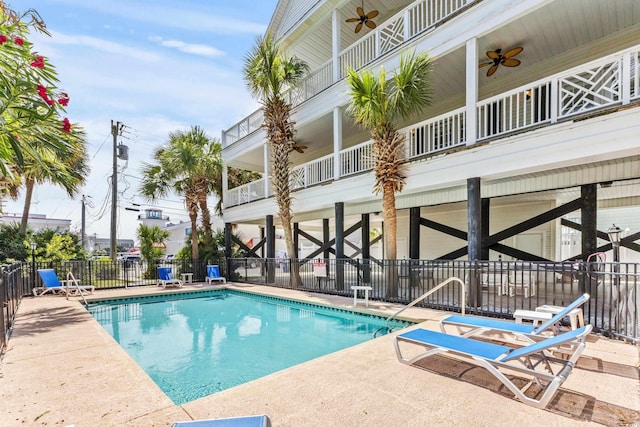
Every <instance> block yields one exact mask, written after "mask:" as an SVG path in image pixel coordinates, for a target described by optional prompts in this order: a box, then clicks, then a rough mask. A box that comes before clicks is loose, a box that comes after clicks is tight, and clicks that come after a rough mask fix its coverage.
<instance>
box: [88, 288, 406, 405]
mask: <svg viewBox="0 0 640 427" xmlns="http://www.w3.org/2000/svg"><path fill="white" fill-rule="evenodd" d="M89 311H90V313H91V314H92V316H93V317H94V318H95V319H96V320H97V321H98V322H99V323H100V324H101V325H102V326H103V327H104V328H105V329H106V330H107V331H108V332H109V333H110V334H111V336H112V337H113V338H114V339H115V340H116V341H117V342H118V343H119V344H120V346H122V348H123V349H124V350H125V351H126V352H127V353H128V354H129V355H130V356H131V357H132V358H133V359H134V360H135V361H136V362H137V363H138V364H139V365H140V366H141V367H142V368H143V369H144V371H145V372H146V373H147V374H148V375H149V376H150V377H151V378H152V379H153V380H154V381H155V383H156V384H158V386H160V388H161V389H162V390H163V391H164V392H165V393H166V394H167V396H169V398H171V400H173V402H174V403H176V404H177V405H180V404H183V403H186V402H189V401H192V400H195V399H198V398H200V397H204V396H207V395H209V394H212V393H216V392H218V391H221V390H225V389H227V388H230V387H234V386H236V385H239V384H243V383H245V382H248V381H251V380H254V379H257V378H260V377H263V376H265V375H268V374H271V373H273V372H276V371H279V370H282V369H286V368H288V367H291V366H293V365H297V364H299V363H302V362H305V361H307V360H311V359H314V358H316V357H320V356H323V355H325V354H329V353H332V352H335V351H338V350H341V349H344V348H347V347H350V346H353V345H355V344H359V343H361V342H364V341H367V340H370V339H371V338H372V337H373V334H374V332H375V331H376V330H378V329H380V328H381V327H383V326H384V325H385V319H384V318H382V317H375V316H366V315H361V314H356V313H353V312H350V311H346V310H340V309H334V308H328V307H322V306H317V305H311V304H304V303H298V302H294V301H289V300H284V299H281V298H275V297H268V296H261V295H255V294H249V293H245V292H239V291H233V290H214V291H207V292H188V293H180V294H170V295H166V294H165V295H154V296H148V297H138V298H131V299H126V300H110V301H101V302H97V303H92V304H90V306H89ZM406 325H407V323H402V322H397V323H396V324H395V326H396V327H398V326H400V327H403V326H406Z"/></svg>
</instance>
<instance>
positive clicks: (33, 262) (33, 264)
mask: <svg viewBox="0 0 640 427" xmlns="http://www.w3.org/2000/svg"><path fill="white" fill-rule="evenodd" d="M37 247H38V244H37V243H36V242H35V241H32V242H31V277H33V287H34V288H35V287H36V248H37Z"/></svg>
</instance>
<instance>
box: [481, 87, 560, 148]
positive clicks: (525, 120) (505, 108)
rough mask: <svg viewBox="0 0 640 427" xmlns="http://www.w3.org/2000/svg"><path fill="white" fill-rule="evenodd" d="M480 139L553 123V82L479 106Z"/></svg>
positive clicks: (494, 99) (523, 89)
mask: <svg viewBox="0 0 640 427" xmlns="http://www.w3.org/2000/svg"><path fill="white" fill-rule="evenodd" d="M477 114H478V139H482V138H487V137H489V136H496V135H500V134H503V133H507V132H513V131H516V130H520V129H523V128H526V127H529V126H532V125H534V124H537V123H544V122H548V121H550V120H551V81H546V82H542V83H537V84H532V85H530V86H527V87H521V88H518V89H514V90H512V91H509V92H505V93H503V94H500V95H499V96H496V97H492V98H489V99H486V100H484V101H482V102H479V103H478V106H477Z"/></svg>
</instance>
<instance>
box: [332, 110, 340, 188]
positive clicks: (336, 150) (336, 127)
mask: <svg viewBox="0 0 640 427" xmlns="http://www.w3.org/2000/svg"><path fill="white" fill-rule="evenodd" d="M340 150H342V110H341V109H340V107H335V108H334V109H333V179H334V180H338V179H340Z"/></svg>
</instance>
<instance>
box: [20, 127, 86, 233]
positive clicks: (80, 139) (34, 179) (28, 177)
mask: <svg viewBox="0 0 640 427" xmlns="http://www.w3.org/2000/svg"><path fill="white" fill-rule="evenodd" d="M64 138H66V139H67V140H68V141H69V143H68V146H69V152H68V153H67V155H66V156H64V157H60V156H59V154H58V153H56V152H55V151H52V150H51V149H49V148H48V147H43V146H42V144H39V143H38V142H34V143H33V144H31V145H32V149H31V151H29V152H25V153H24V159H23V162H22V164H21V165H20V164H18V163H17V162H16V166H15V171H16V173H17V175H19V177H20V178H21V179H22V180H24V186H25V198H24V208H23V211H22V224H21V228H20V230H21V232H22V233H25V232H26V230H27V222H28V218H29V211H30V209H31V198H32V195H33V190H34V188H35V185H36V184H41V183H44V182H49V183H51V184H54V185H57V186H60V187H62V188H64V189H65V190H66V192H67V195H68V196H69V197H74V196H75V195H76V193H77V191H78V189H79V188H80V187H81V186H82V185H84V183H85V182H86V177H87V176H88V174H89V156H88V154H87V150H86V143H85V135H84V131H83V130H82V129H81V128H79V127H77V126H76V127H74V129H73V131H72V132H70V133H69V134H68V135H66V136H64ZM15 196H17V191H15V192H12V197H15Z"/></svg>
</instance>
